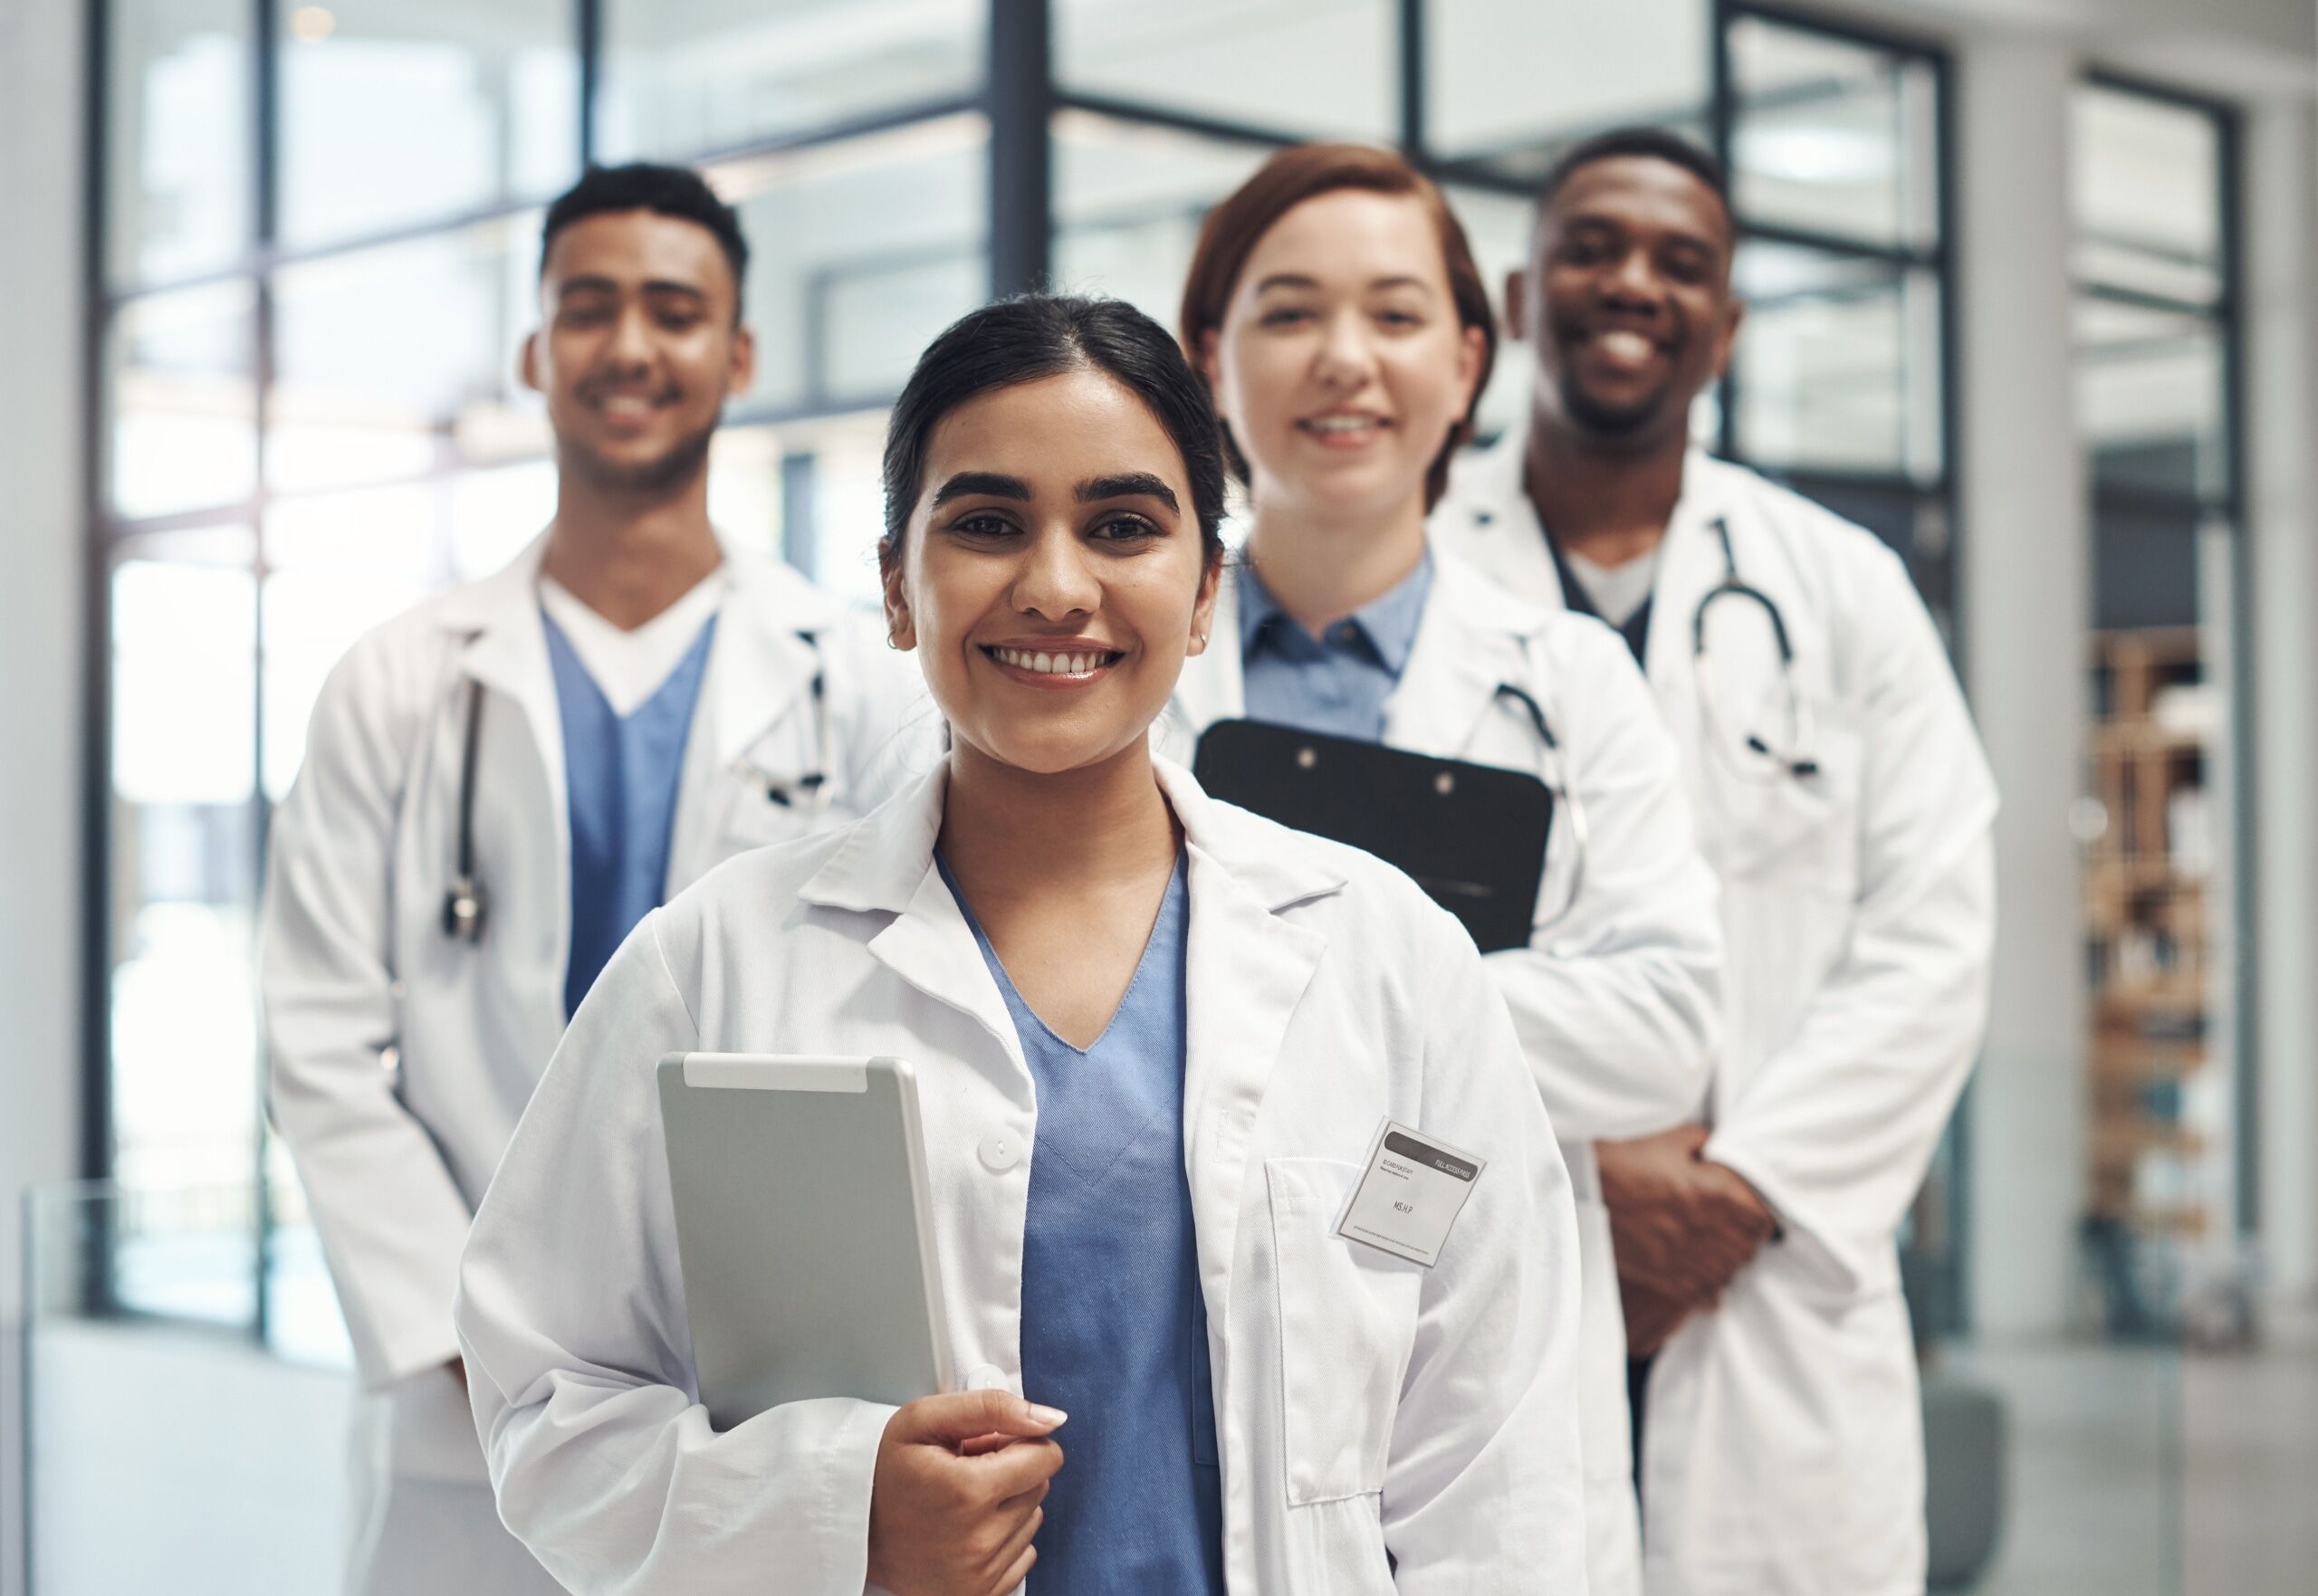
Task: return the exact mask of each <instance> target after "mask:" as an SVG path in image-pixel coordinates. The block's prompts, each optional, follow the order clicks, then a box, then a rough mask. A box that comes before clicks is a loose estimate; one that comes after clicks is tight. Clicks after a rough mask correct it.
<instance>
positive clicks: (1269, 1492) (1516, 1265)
mask: <svg viewBox="0 0 2318 1596" xmlns="http://www.w3.org/2000/svg"><path fill="white" fill-rule="evenodd" d="M945 779H946V772H936V773H935V774H934V776H932V777H930V778H928V779H926V780H925V781H924V783H923V784H922V785H920V786H919V787H918V788H915V790H914V791H911V792H907V793H905V794H903V795H901V796H900V797H897V798H896V799H895V800H894V801H892V802H891V803H889V804H887V805H886V807H885V808H882V809H880V810H879V811H878V812H877V813H876V814H875V815H873V816H871V817H869V818H868V819H867V821H865V822H863V823H862V824H860V825H859V826H857V827H853V828H852V829H850V830H848V831H847V832H844V833H842V834H839V835H838V836H826V837H820V838H817V839H814V840H812V841H810V842H808V843H803V844H800V845H798V846H792V847H784V848H779V849H767V850H764V851H761V852H759V853H756V854H752V855H750V856H749V857H747V858H745V859H741V860H737V861H735V862H734V863H733V864H732V865H727V866H726V867H724V868H723V869H722V870H719V871H717V872H716V873H715V874H712V875H710V876H709V877H708V878H707V879H706V880H704V881H703V882H702V883H700V884H698V885H697V886H695V887H694V888H693V889H692V890H691V891H690V892H687V893H685V894H684V895H683V896H681V897H680V898H678V899H677V900H676V901H675V902H674V903H671V904H669V905H668V906H667V907H666V908H665V909H663V910H660V911H658V912H657V913H655V914H653V915H652V916H651V917H650V918H648V919H647V920H646V922H644V923H643V925H641V926H639V927H638V928H637V931H636V932H635V933H634V934H633V935H631V936H630V937H629V938H628V940H627V943H626V944H625V945H624V946H623V947H622V948H621V949H620V951H619V953H618V956H617V957H615V958H614V959H613V960H612V962H611V964H610V965H609V967H608V968H607V970H605V972H604V975H603V978H602V979H601V980H599V982H598V983H597V986H596V988H595V989H594V991H593V992H591V993H590V994H589V998H588V999H587V1001H586V1002H585V1003H584V1004H582V1005H581V1006H580V1013H579V1015H578V1016H577V1017H576V1018H574V1020H573V1021H572V1026H571V1029H570V1034H569V1035H568V1036H567V1037H566V1038H565V1040H564V1043H563V1046H561V1048H560V1049H559V1050H558V1052H557V1054H556V1056H555V1062H554V1063H553V1065H551V1066H550V1068H549V1070H548V1074H547V1078H546V1079H545V1081H544V1082H542V1083H541V1087H540V1090H539V1094H538V1095H537V1096H536V1097H535V1098H534V1099H533V1101H532V1106H531V1110H530V1112H529V1113H527V1114H526V1115H525V1117H524V1120H523V1123H522V1127H521V1129H519V1130H518V1131H517V1132H516V1134H515V1140H514V1142H513V1144H512V1146H511V1147H510V1148H509V1150H508V1153H507V1158H506V1161H505V1162H504V1163H503V1165H502V1166H501V1168H500V1171H499V1177H498V1179H497V1180H496V1181H495V1182H494V1183H493V1186H492V1189H491V1192H490V1195H489V1196H488V1197H487V1198H485V1199H484V1205H483V1209H482V1211H481V1213H480V1214H479V1215H478V1216H477V1217H476V1220H475V1227H474V1236H473V1238H472V1239H471V1240H470V1241H469V1243H468V1247H467V1254H466V1262H465V1269H464V1271H463V1273H462V1276H461V1295H460V1302H459V1314H458V1322H459V1333H460V1336H461V1339H462V1340H463V1342H464V1343H465V1347H466V1355H467V1367H468V1369H469V1371H470V1372H471V1374H472V1377H473V1387H472V1390H473V1396H474V1410H475V1419H476V1423H477V1425H478V1427H479V1428H480V1429H481V1431H482V1432H483V1434H484V1438H485V1443H486V1446H487V1448H488V1450H489V1452H490V1456H491V1467H492V1477H493V1480H494V1481H495V1482H496V1484H497V1486H498V1489H499V1505H500V1511H501V1513H502V1514H503V1516H504V1517H505V1519H506V1521H507V1523H508V1524H510V1525H511V1526H512V1527H513V1528H514V1529H515V1531H516V1532H517V1533H518V1534H521V1535H522V1537H523V1538H524V1540H525V1541H526V1543H529V1544H530V1546H531V1547H532V1550H533V1551H534V1552H535V1553H538V1555H539V1557H540V1559H541V1562H543V1563H546V1565H547V1566H548V1567H549V1568H551V1570H553V1571H554V1572H555V1573H556V1575H557V1577H559V1578H560V1579H561V1580H562V1581H563V1582H565V1583H566V1584H567V1585H569V1586H570V1588H571V1589H572V1590H573V1591H579V1592H581V1593H582V1596H589V1593H593V1592H612V1591H618V1592H621V1593H622V1596H647V1592H664V1591H665V1592H675V1591H682V1592H685V1593H686V1596H716V1593H718V1592H724V1591H732V1592H743V1591H745V1592H749V1593H751V1596H755V1593H756V1592H761V1591H767V1590H770V1589H774V1588H778V1589H779V1590H781V1591H783V1592H785V1593H787V1596H856V1593H857V1592H859V1591H862V1589H863V1587H864V1581H865V1578H866V1559H867V1539H866V1537H867V1524H868V1513H869V1498H870V1491H871V1481H872V1478H873V1471H874V1465H875V1461H876V1449H877V1442H878V1438H879V1437H880V1435H881V1434H882V1433H883V1430H884V1429H885V1425H886V1419H887V1418H888V1417H889V1415H890V1414H891V1412H892V1410H891V1409H889V1408H886V1407H883V1406H880V1405H877V1404H875V1403H871V1402H867V1401H861V1400H854V1399H849V1398H843V1399H828V1400H815V1401H804V1402H794V1403H789V1404H785V1405H783V1406H781V1407H777V1408H774V1409H771V1410H768V1411H766V1412H764V1413H761V1414H760V1415H758V1416H757V1417H756V1418H754V1419H750V1420H748V1421H747V1422H746V1423H743V1424H741V1425H739V1426H736V1427H734V1428H733V1429H730V1430H727V1431H725V1432H723V1433H722V1434H718V1433H716V1432H714V1431H713V1430H712V1429H710V1427H709V1423H708V1418H707V1414H706V1411H705V1410H704V1409H703V1408H701V1407H700V1406H699V1405H698V1402H697V1400H696V1397H697V1388H696V1385H695V1383H694V1369H693V1362H692V1355H691V1344H690V1339H691V1338H690V1333H689V1331H688V1329H687V1326H686V1322H685V1299H684V1290H683V1283H682V1279H681V1276H680V1272H679V1266H678V1259H677V1247H676V1237H675V1221H674V1218H673V1214H672V1210H671V1206H670V1200H669V1195H668V1175H667V1166H666V1152H665V1148H664V1145H663V1143H662V1140H661V1131H660V1116H659V1110H658V1106H657V1100H656V1096H655V1087H654V1075H653V1067H654V1065H655V1063H656V1061H657V1060H658V1059H659V1058H660V1057H661V1056H663V1055H664V1054H667V1053H672V1052H684V1051H689V1050H693V1049H703V1050H708V1051H726V1052H745V1053H805V1054H837V1055H846V1056H856V1055H893V1056H900V1057H903V1058H906V1059H908V1060H910V1061H911V1062H912V1063H913V1064H914V1065H915V1068H916V1071H917V1079H918V1093H919V1103H920V1111H921V1113H922V1116H923V1121H924V1144H925V1149H926V1154H927V1161H928V1163H929V1165H930V1168H929V1170H928V1176H929V1180H930V1183H931V1188H932V1199H933V1200H932V1209H933V1213H934V1223H935V1241H936V1247H937V1250H938V1254H939V1257H940V1258H941V1260H942V1269H943V1297H944V1301H945V1305H946V1309H947V1315H948V1317H947V1330H948V1334H949V1337H950V1342H951V1346H952V1351H953V1356H954V1361H955V1364H956V1367H957V1368H958V1370H959V1371H961V1376H962V1378H963V1380H964V1381H965V1383H966V1384H967V1385H969V1386H973V1387H1003V1388H1005V1389H1008V1390H1011V1391H1020V1325H1021V1311H1022V1309H1021V1266H1022V1232H1023V1223H1024V1217H1025V1212H1026V1205H1027V1201H1028V1197H1029V1190H1030V1167H1029V1164H1028V1163H1027V1162H1025V1161H1020V1159H1019V1157H1018V1155H1017V1154H1016V1153H1015V1152H1013V1151H1012V1150H1013V1149H1020V1148H1034V1147H1035V1135H1036V1129H1037V1104H1036V1101H1035V1092H1034V1087H1033V1084H1032V1079H1031V1075H1030V1070H1029V1068H1028V1066H1026V1065H1025V1063H1024V1061H1023V1057H1022V1052H1021V1046H1020V1042H1019V1041H1018V1039H1017V1037H1016V1036H1015V1031H1014V1026H1013V1023H1012V1021H1011V1018H1010V1017H1009V1015H1008V1012H1007V1008H1006V1005H1005V1001H1004V999H1002V998H1001V995H1000V992H999V989H998V986H997V984H996V982H995V981H994V980H992V979H991V973H990V970H989V969H988V967H987V966H986V964H985V963H984V962H983V960H982V953H981V951H979V949H978V948H977V947H976V945H975V942H974V938H973V935H972V932H971V930H970V929H969V927H968V925H967V922H966V921H965V920H964V918H963V916H962V914H961V913H960V911H959V909H958V906H957V904H956V902H955V900H954V899H953V897H952V896H951V894H950V892H949V890H948V888H947V887H946V886H945V885H944V884H943V881H942V878H941V875H940V874H939V872H938V871H937V870H936V869H935V868H934V863H933V849H934V837H935V835H936V833H937V831H938V829H939V827H940V824H941V814H942V801H943V791H944V781H945ZM1159 779H1160V780H1161V783H1162V785H1163V787H1164V789H1165V791H1166V794H1167V796H1168V798H1169V800H1170V801H1171V803H1172V804H1173V808H1174V811H1175V814H1176V816H1177V817H1178V819H1179V820H1180V821H1181V822H1182V825H1183V832H1184V836H1185V838H1186V845H1187V847H1188V851H1189V855H1190V932H1189V940H1188V951H1187V958H1188V960H1189V968H1188V991H1189V1002H1190V1009H1189V1014H1188V1037H1187V1051H1186V1057H1185V1062H1184V1091H1183V1122H1184V1160H1185V1165H1186V1170H1187V1173H1188V1177H1189V1180H1190V1184H1191V1198H1192V1209H1193V1231H1194V1234H1195V1237H1196V1241H1197V1247H1198V1253H1199V1277H1200V1285H1201V1289H1202V1293H1203V1294H1204V1296H1205V1299H1206V1303H1207V1309H1208V1334H1209V1345H1210V1352H1211V1353H1212V1363H1213V1381H1214V1386H1213V1390H1214V1399H1215V1408H1216V1429H1217V1435H1218V1441H1219V1447H1220V1455H1221V1464H1222V1471H1223V1514H1224V1526H1223V1535H1224V1547H1223V1563H1224V1570H1225V1573H1226V1577H1227V1578H1228V1580H1229V1582H1230V1584H1231V1589H1232V1590H1234V1591H1261V1592H1264V1596H1300V1593H1304V1592H1318V1591H1332V1592H1338V1593H1341V1596H1360V1593H1366V1596H1375V1593H1380V1592H1385V1591H1402V1592H1418V1591H1422V1592H1440V1593H1442V1596H1448V1593H1450V1592H1465V1591H1537V1592H1547V1593H1554V1592H1563V1591H1583V1590H1584V1589H1585V1568H1584V1535H1583V1528H1582V1524H1581V1521H1580V1516H1579V1515H1580V1514H1581V1512H1582V1505H1581V1498H1580V1492H1581V1481H1580V1473H1581V1467H1580V1462H1579V1457H1578V1439H1577V1413H1576V1391H1575V1385H1574V1381H1575V1357H1576V1333H1577V1289H1578V1276H1577V1256H1576V1238H1575V1234H1574V1224H1575V1221H1574V1219H1573V1215H1572V1211H1571V1208H1570V1200H1569V1182H1568V1177H1567V1175H1566V1172H1565V1171H1564V1170H1563V1167H1562V1162H1561V1160H1560V1158H1559V1157H1558V1156H1557V1153H1556V1152H1555V1150H1554V1144H1553V1139H1552V1132H1551V1129H1550V1127H1549V1125H1548V1123H1547V1119H1546V1115H1545V1113H1544V1111H1543V1109H1542V1108H1541V1107H1540V1105H1539V1104H1538V1102H1537V1094H1536V1092H1535V1091H1534V1090H1532V1089H1531V1088H1530V1087H1529V1085H1528V1080H1527V1075H1526V1071H1525V1070H1524V1068H1523V1066H1522V1063H1521V1057H1520V1052H1519V1045H1518V1042H1517V1041H1516V1039H1515V1037H1514V1036H1513V1032H1512V1027H1511V1026H1510V1024H1509V1021H1508V1019H1507V1018H1506V1014H1505V1008H1504V1005H1503V1004H1502V1003H1501V1002H1500V1001H1499V999H1497V997H1496V996H1495V994H1494V993H1493V992H1492V991H1491V989H1490V988H1489V981H1488V978H1487V976H1486V975H1485V974H1484V972H1483V970H1482V969H1481V965H1480V959H1479V958H1478V957H1477V956H1476V955H1475V954H1474V952H1473V951H1472V944H1471V942H1470V941H1468V940H1467V939H1466V938H1465V937H1464V935H1463V934H1462V933H1461V931H1460V930H1459V928H1458V927H1457V925H1456V923H1455V922H1454V921H1452V920H1451V919H1450V917H1449V916H1448V915H1446V914H1445V913H1442V911H1440V910H1439V909H1437V908H1435V907H1434V906H1433V905H1432V903H1430V902H1428V901H1427V900H1426V899H1425V898H1424V896H1423V895H1422V893H1421V892H1419V890H1418V889H1417V888H1416V886H1415V885H1414V884H1412V883H1411V882H1410V881H1409V880H1408V879H1407V878H1406V877H1404V876H1403V875H1401V874H1398V873H1396V872H1394V871H1392V870H1390V869H1388V868H1387V867H1385V866H1384V865H1380V864H1378V863H1377V862H1376V861H1375V860H1373V859H1371V858H1369V857H1368V856H1367V855H1363V854H1358V853H1355V852H1353V851H1352V850H1349V849H1346V848H1341V847H1337V846H1334V845H1331V844H1327V843H1324V842H1321V841H1320V840H1318V839H1317V838H1312V837H1307V836H1300V835H1298V834H1296V833H1293V832H1288V831H1286V830H1284V829H1282V828H1281V827H1277V826H1274V825H1272V824H1271V823H1269V822H1268V821H1265V820H1262V819H1260V818H1259V817H1255V816H1252V815H1249V814H1247V813H1245V812H1244V811H1242V810H1239V809H1236V808H1231V806H1229V805H1225V804H1220V803H1216V802H1214V801H1212V800H1211V799H1209V798H1206V797H1205V796H1204V795H1203V794H1202V793H1201V791H1200V790H1199V788H1198V786H1197V784H1196V783H1194V782H1193V780H1192V779H1191V777H1190V775H1189V774H1188V773H1187V772H1185V771H1183V770H1182V769H1180V768H1176V767H1173V766H1170V765H1167V764H1165V763H1164V761H1163V762H1161V763H1160V769H1159ZM1387 1116H1390V1117H1392V1118H1394V1119H1397V1120H1401V1121H1403V1122H1405V1123H1410V1124H1413V1125H1414V1126H1416V1127H1418V1128H1420V1129H1423V1130H1429V1131H1431V1132H1432V1133H1433V1134H1435V1135H1438V1136H1440V1137H1441V1138H1442V1140H1444V1141H1445V1142H1449V1143H1451V1145H1454V1146H1458V1147H1461V1148H1463V1149H1466V1150H1468V1151H1470V1152H1474V1153H1477V1154H1479V1155H1480V1157H1481V1158H1483V1159H1485V1160H1487V1161H1488V1167H1487V1168H1486V1169H1485V1170H1484V1171H1483V1172H1482V1174H1481V1176H1480V1180H1479V1182H1478V1183H1477V1184H1476V1186H1475V1188H1474V1190H1473V1191H1472V1194H1471V1196H1470V1199H1469V1200H1468V1202H1467V1204H1466V1206H1465V1209H1464V1210H1463V1213H1462V1215H1461V1217H1460V1219H1458V1221H1457V1224H1456V1228H1455V1229H1454V1230H1453V1231H1452V1232H1451V1236H1450V1238H1449V1240H1448V1242H1447V1244H1446V1246H1445V1247H1444V1249H1443V1251H1442V1257H1441V1259H1440V1261H1439V1263H1438V1265H1437V1266H1435V1267H1433V1268H1432V1269H1430V1270H1427V1269H1423V1268H1420V1267H1419V1266H1415V1265H1413V1264H1411V1263H1407V1262H1404V1261H1403V1260H1401V1259H1399V1258H1396V1257H1389V1256H1387V1255H1385V1254H1384V1253H1382V1252H1378V1251H1375V1250H1374V1249H1371V1248H1369V1247H1365V1246H1362V1245H1360V1244H1357V1243H1354V1242H1349V1241H1346V1240H1343V1239H1340V1238H1337V1237H1336V1236H1335V1235H1334V1234H1332V1231H1333V1228H1334V1226H1335V1224H1336V1218H1337V1215H1338V1212H1339V1210H1340V1208H1341V1205H1342V1201H1343V1199H1344V1198H1345V1197H1346V1194H1347V1192H1348V1191H1349V1189H1350V1183H1351V1182H1352V1180H1354V1179H1355V1176H1356V1175H1357V1173H1358V1172H1359V1166H1360V1161H1361V1160H1362V1159H1363V1158H1365V1155H1366V1152H1367V1149H1368V1147H1369V1143H1370V1139H1371V1138H1372V1136H1373V1135H1374V1134H1375V1132H1376V1130H1377V1127H1378V1125H1379V1124H1380V1123H1381V1122H1382V1121H1383V1120H1384V1119H1385V1118H1386V1117H1387ZM799 1289H800V1290H808V1289H810V1285H809V1283H805V1282H800V1285H799ZM1025 1394H1027V1395H1029V1396H1030V1397H1031V1398H1033V1399H1035V1398H1036V1397H1037V1396H1038V1394H1039V1393H1037V1392H1036V1391H1030V1392H1028V1393H1025ZM1063 1449H1064V1454H1065V1457H1066V1461H1065V1463H1064V1465H1063V1467H1066V1468H1068V1467H1069V1464H1068V1460H1067V1459H1068V1452H1069V1441H1068V1433H1067V1432H1066V1433H1065V1435H1064V1437H1063ZM1388 1554H1389V1556H1390V1557H1391V1558H1393V1559H1394V1560H1396V1561H1397V1564H1398V1567H1397V1572H1395V1571H1394V1569H1393V1568H1392V1567H1391V1565H1389V1564H1388V1563H1387V1557H1388ZM1038 1585H1039V1580H1038V1575H1037V1574H1036V1572H1033V1573H1032V1574H1031V1576H1030V1588H1031V1589H1032V1591H1037V1589H1038Z"/></svg>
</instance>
